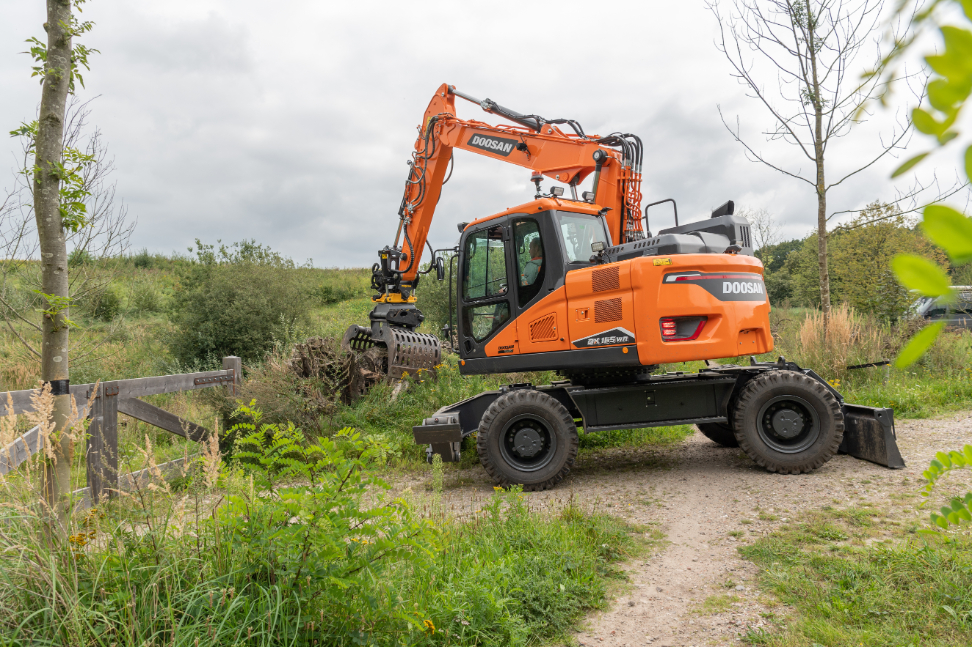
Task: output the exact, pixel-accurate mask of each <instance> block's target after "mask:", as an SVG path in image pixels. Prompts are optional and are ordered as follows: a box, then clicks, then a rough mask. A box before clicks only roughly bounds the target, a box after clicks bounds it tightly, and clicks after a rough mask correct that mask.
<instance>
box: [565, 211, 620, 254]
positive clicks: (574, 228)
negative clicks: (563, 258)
mask: <svg viewBox="0 0 972 647" xmlns="http://www.w3.org/2000/svg"><path fill="white" fill-rule="evenodd" d="M558 218H559V221H560V234H561V236H562V237H563V240H564V251H565V252H566V254H567V262H568V263H587V262H588V261H589V260H590V258H591V254H593V251H592V250H591V244H592V243H597V242H601V243H604V245H605V246H610V242H608V236H607V231H606V230H605V229H604V219H603V218H601V217H600V216H590V215H587V214H583V213H561V214H559V215H558Z"/></svg>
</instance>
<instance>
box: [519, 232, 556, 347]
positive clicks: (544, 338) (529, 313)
mask: <svg viewBox="0 0 972 647" xmlns="http://www.w3.org/2000/svg"><path fill="white" fill-rule="evenodd" d="M543 215H545V216H546V219H547V220H549V219H550V218H551V217H552V216H551V214H549V213H548V214H543ZM512 231H513V250H512V251H513V257H514V264H515V266H516V308H517V317H516V338H517V343H518V346H519V349H518V352H519V353H521V354H525V353H541V352H549V351H557V350H566V349H567V348H568V343H567V341H566V336H567V299H566V293H565V292H564V290H563V289H562V288H560V289H558V287H559V286H562V284H563V273H564V272H563V262H562V261H561V260H560V258H559V254H557V253H555V252H556V244H557V241H556V240H552V239H550V236H549V232H550V227H543V226H542V224H541V221H540V220H539V219H538V218H534V217H521V216H518V217H516V218H514V219H513V221H512ZM545 231H546V232H547V235H546V236H545V235H544V232H545ZM558 279H559V280H558Z"/></svg>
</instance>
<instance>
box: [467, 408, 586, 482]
mask: <svg viewBox="0 0 972 647" xmlns="http://www.w3.org/2000/svg"><path fill="white" fill-rule="evenodd" d="M577 445H578V438H577V427H576V426H575V425H574V419H573V417H571V415H570V413H569V412H568V411H567V409H566V408H565V407H564V405H562V404H561V403H560V402H558V401H557V400H556V399H555V398H552V397H551V396H549V395H547V394H546V393H541V392H539V391H533V390H529V389H517V390H515V391H510V392H509V393H505V394H503V395H501V396H500V397H498V398H497V399H496V400H495V401H494V402H493V404H491V405H490V407H489V409H487V410H486V413H485V414H483V418H482V420H480V422H479V433H478V434H477V436H476V450H477V452H478V453H479V460H480V462H481V463H482V464H483V467H484V468H486V472H487V473H489V475H490V477H491V478H492V479H493V481H494V482H495V483H496V484H497V485H501V486H503V487H507V486H509V485H516V484H521V485H523V489H525V490H528V491H534V490H546V489H548V488H550V487H553V486H554V485H556V484H557V483H559V482H560V481H562V480H563V479H564V477H565V476H567V474H568V473H569V472H570V468H571V467H572V466H573V464H574V459H575V458H576V457H577Z"/></svg>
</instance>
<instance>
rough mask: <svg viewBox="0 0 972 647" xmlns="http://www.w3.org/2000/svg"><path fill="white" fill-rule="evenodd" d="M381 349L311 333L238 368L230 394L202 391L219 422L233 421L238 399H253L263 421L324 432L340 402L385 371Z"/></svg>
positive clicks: (356, 396)
mask: <svg viewBox="0 0 972 647" xmlns="http://www.w3.org/2000/svg"><path fill="white" fill-rule="evenodd" d="M387 366H388V354H387V351H386V350H385V349H383V348H378V347H375V348H371V349H369V350H367V351H364V352H356V351H349V350H344V349H342V348H341V344H340V341H339V340H337V339H334V338H331V337H311V338H310V339H307V340H305V341H303V342H301V343H297V344H294V346H293V347H292V348H290V349H289V352H288V349H278V350H277V351H276V352H274V353H272V354H271V355H269V356H268V357H267V359H266V361H265V362H264V363H263V364H262V365H258V366H246V367H244V369H245V371H244V373H245V375H244V378H243V383H242V384H241V385H240V386H239V387H238V388H237V394H236V396H233V394H232V392H229V391H225V390H224V389H208V390H207V392H206V394H205V395H204V396H203V397H205V399H206V400H211V401H212V402H211V404H213V405H214V406H216V408H217V409H218V410H219V413H220V416H221V418H222V419H223V424H224V425H232V424H234V423H235V422H238V420H236V418H235V416H234V413H233V412H234V411H235V410H236V408H237V407H238V406H239V403H240V402H243V403H246V404H248V403H249V402H250V401H252V400H255V401H256V406H257V408H258V409H260V411H262V412H263V420H264V422H270V423H277V424H285V423H287V422H293V423H294V424H295V425H297V426H298V427H300V428H301V429H303V430H304V431H305V432H308V433H311V434H320V433H326V432H327V431H328V430H329V429H330V428H332V424H331V422H332V418H333V416H334V414H335V413H336V412H337V410H338V406H339V405H341V404H344V405H352V404H354V403H355V402H356V401H358V400H359V399H361V398H362V397H364V395H366V394H367V393H368V391H369V390H370V389H371V388H372V387H374V386H375V385H376V384H378V383H379V382H381V381H382V380H383V379H384V378H385V376H386V375H387ZM227 428H228V427H227Z"/></svg>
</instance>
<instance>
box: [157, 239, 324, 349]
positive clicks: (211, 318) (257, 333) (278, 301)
mask: <svg viewBox="0 0 972 647" xmlns="http://www.w3.org/2000/svg"><path fill="white" fill-rule="evenodd" d="M196 246H197V249H196V258H195V259H194V262H191V263H188V264H186V265H185V266H184V267H183V268H181V269H179V270H177V271H178V272H179V281H180V283H179V285H178V287H177V289H176V292H175V298H174V303H173V310H172V317H171V319H172V323H173V324H174V325H175V328H176V330H175V332H174V333H173V334H172V336H171V338H170V339H169V347H170V350H171V351H172V354H173V356H175V357H176V358H177V359H178V360H179V361H181V362H182V363H183V364H185V365H195V366H201V365H209V364H213V363H214V362H216V361H217V360H218V359H219V358H220V357H224V356H227V355H238V356H239V357H241V358H243V361H244V362H258V361H260V360H262V359H263V358H264V356H265V355H266V354H267V352H269V351H270V350H271V349H272V348H273V345H274V342H275V341H276V340H284V339H287V338H288V337H289V336H291V335H292V333H293V330H294V328H295V327H296V326H299V325H300V324H302V323H303V322H304V321H305V319H306V317H307V313H308V311H309V308H310V302H309V299H308V298H307V296H306V294H305V291H304V290H303V289H302V286H301V283H300V278H301V277H300V275H299V273H298V272H297V271H295V270H296V268H295V266H294V263H293V261H292V260H290V259H288V258H284V257H282V256H280V254H278V253H276V252H273V251H272V250H270V248H268V247H264V246H263V245H260V244H258V243H256V242H255V241H243V242H241V243H234V244H233V245H232V246H230V247H226V246H225V245H220V247H219V249H216V248H215V247H214V246H213V245H204V244H202V243H200V242H199V241H198V240H197V241H196Z"/></svg>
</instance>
